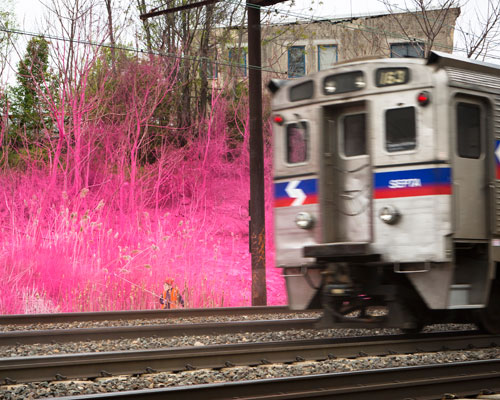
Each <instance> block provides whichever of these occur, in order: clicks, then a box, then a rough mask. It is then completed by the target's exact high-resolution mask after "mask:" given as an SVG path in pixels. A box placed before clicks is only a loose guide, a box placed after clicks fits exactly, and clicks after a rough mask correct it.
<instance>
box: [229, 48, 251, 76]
mask: <svg viewBox="0 0 500 400" xmlns="http://www.w3.org/2000/svg"><path fill="white" fill-rule="evenodd" d="M229 63H230V64H231V70H232V71H234V75H236V76H247V49H246V48H244V47H241V48H237V47H233V48H230V49H229Z"/></svg>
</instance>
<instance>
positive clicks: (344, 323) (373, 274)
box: [304, 244, 500, 333]
mask: <svg viewBox="0 0 500 400" xmlns="http://www.w3.org/2000/svg"><path fill="white" fill-rule="evenodd" d="M304 254H305V256H306V257H315V258H316V260H317V268H319V270H320V271H321V272H320V276H321V281H320V283H319V284H318V285H317V287H316V289H317V291H316V293H315V295H314V297H313V298H312V300H311V303H310V307H321V308H322V309H323V310H324V313H323V317H322V318H321V320H320V321H319V322H318V327H321V328H325V327H338V328H351V327H356V328H375V327H377V328H399V329H401V330H403V331H404V332H408V333H410V332H418V331H420V330H421V329H422V328H423V327H424V326H425V325H430V324H437V323H440V324H441V323H475V324H476V325H477V326H478V327H479V328H480V329H482V330H484V331H486V332H490V333H500V280H499V279H495V280H493V281H492V286H491V289H490V295H489V299H488V302H487V304H486V307H470V308H468V307H464V308H450V309H432V308H430V307H428V305H427V304H426V302H425V300H424V299H423V298H422V296H421V294H420V293H419V292H418V290H417V289H416V288H415V286H414V285H413V284H412V282H411V280H410V279H408V276H409V275H408V274H407V273H398V272H395V270H397V268H401V267H400V266H395V265H394V264H392V263H383V262H381V260H380V256H379V255H377V254H371V253H368V252H366V246H364V244H354V245H353V244H349V245H342V244H341V245H336V246H335V247H333V248H332V247H331V246H330V247H329V246H322V245H319V246H310V247H306V248H305V249H304ZM412 267H413V268H414V267H415V266H412ZM417 273H420V272H417ZM422 273H425V271H422ZM443 290H445V288H444V287H443Z"/></svg>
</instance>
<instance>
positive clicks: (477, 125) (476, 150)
mask: <svg viewBox="0 0 500 400" xmlns="http://www.w3.org/2000/svg"><path fill="white" fill-rule="evenodd" d="M457 153H458V156H459V157H463V158H476V159H477V158H479V157H480V156H481V108H480V107H479V105H477V104H471V103H458V104H457Z"/></svg>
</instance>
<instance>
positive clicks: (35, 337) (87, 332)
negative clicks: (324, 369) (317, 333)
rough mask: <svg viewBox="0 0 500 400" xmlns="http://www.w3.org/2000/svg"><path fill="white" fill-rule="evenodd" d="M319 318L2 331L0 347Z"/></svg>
mask: <svg viewBox="0 0 500 400" xmlns="http://www.w3.org/2000/svg"><path fill="white" fill-rule="evenodd" d="M317 321H318V319H317V318H299V319H279V320H257V321H232V322H217V323H215V322H213V323H205V324H199V323H193V324H175V323H174V324H169V325H143V326H116V327H104V328H75V329H50V330H40V331H35V330H30V331H8V332H0V346H8V345H19V344H35V343H53V342H56V343H65V342H79V341H88V340H109V339H111V340H113V339H131V338H134V339H135V338H139V337H171V336H194V335H222V334H232V333H242V332H266V331H268V332H271V331H282V330H294V329H313V328H314V324H315V323H316V322H317Z"/></svg>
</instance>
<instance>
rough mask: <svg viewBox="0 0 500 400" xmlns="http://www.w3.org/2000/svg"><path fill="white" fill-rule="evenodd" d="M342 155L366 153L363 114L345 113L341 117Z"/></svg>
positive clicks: (351, 155)
mask: <svg viewBox="0 0 500 400" xmlns="http://www.w3.org/2000/svg"><path fill="white" fill-rule="evenodd" d="M343 138H344V155H345V156H346V157H354V156H360V155H363V154H366V127H365V114H354V115H347V116H346V117H344V119H343Z"/></svg>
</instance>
